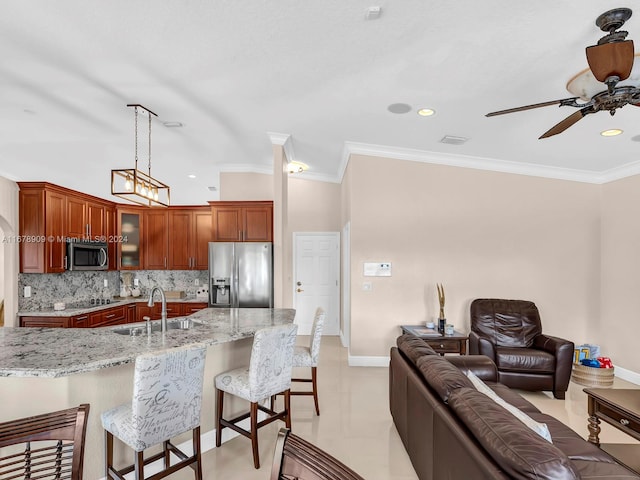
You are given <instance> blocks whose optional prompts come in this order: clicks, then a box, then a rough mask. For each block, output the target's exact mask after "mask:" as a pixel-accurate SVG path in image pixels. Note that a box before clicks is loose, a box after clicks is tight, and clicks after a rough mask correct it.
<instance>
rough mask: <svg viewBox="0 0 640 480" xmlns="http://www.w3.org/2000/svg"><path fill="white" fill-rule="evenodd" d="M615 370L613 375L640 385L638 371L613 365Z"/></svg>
mask: <svg viewBox="0 0 640 480" xmlns="http://www.w3.org/2000/svg"><path fill="white" fill-rule="evenodd" d="M614 367H615V372H614V375H615V376H616V377H618V378H621V379H622V380H626V381H627V382H631V383H635V384H636V385H640V373H637V372H634V371H633V370H627V369H626V368H622V367H618V366H617V365H614Z"/></svg>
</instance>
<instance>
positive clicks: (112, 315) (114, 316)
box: [89, 305, 127, 327]
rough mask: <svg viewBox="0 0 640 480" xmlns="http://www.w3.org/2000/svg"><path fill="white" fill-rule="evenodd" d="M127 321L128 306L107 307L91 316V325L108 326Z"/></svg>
mask: <svg viewBox="0 0 640 480" xmlns="http://www.w3.org/2000/svg"><path fill="white" fill-rule="evenodd" d="M122 323H127V312H126V307H125V306H124V305H123V306H121V307H114V308H107V309H105V310H101V311H99V312H95V313H92V314H91V315H90V316H89V326H90V327H107V326H110V325H120V324H122Z"/></svg>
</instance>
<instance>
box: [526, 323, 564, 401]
mask: <svg viewBox="0 0 640 480" xmlns="http://www.w3.org/2000/svg"><path fill="white" fill-rule="evenodd" d="M533 348H537V349H540V350H544V351H545V352H548V353H550V354H551V355H553V356H554V357H555V359H556V374H555V375H554V387H553V392H554V395H555V396H556V398H564V396H563V395H564V394H560V395H561V396H558V393H559V392H566V391H567V388H569V380H570V379H571V366H572V364H573V349H574V345H573V342H570V341H569V340H565V339H564V338H558V337H552V336H550V335H544V334H540V335H538V336H537V337H536V338H534V339H533Z"/></svg>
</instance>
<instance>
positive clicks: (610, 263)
mask: <svg viewBox="0 0 640 480" xmlns="http://www.w3.org/2000/svg"><path fill="white" fill-rule="evenodd" d="M602 188H603V194H602V219H603V220H602V230H601V235H602V288H601V292H602V293H601V296H602V305H601V310H600V315H598V316H596V317H595V318H592V319H590V321H589V323H588V324H587V328H588V329H589V330H590V331H592V332H593V335H592V336H591V339H592V340H593V343H598V344H599V345H600V346H601V348H602V353H603V354H604V355H608V356H610V357H611V358H612V360H613V362H614V363H615V365H616V366H620V367H623V368H626V369H628V370H631V371H633V372H635V373H637V374H640V358H639V357H638V352H637V349H638V335H637V332H638V323H639V317H640V268H639V267H640V176H635V177H629V178H625V179H623V180H619V181H616V182H612V183H608V184H606V185H604V186H603V187H602Z"/></svg>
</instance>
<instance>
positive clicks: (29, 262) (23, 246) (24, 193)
mask: <svg viewBox="0 0 640 480" xmlns="http://www.w3.org/2000/svg"><path fill="white" fill-rule="evenodd" d="M44 202H45V198H44V191H43V190H27V189H20V195H19V207H18V208H19V210H20V225H19V227H18V228H19V229H20V235H21V238H28V237H31V238H39V239H44V241H45V242H46V241H47V240H46V235H45V229H44V221H45V218H44V211H45V210H44ZM45 250H46V248H45V243H44V242H20V271H21V272H23V273H43V272H44V271H45Z"/></svg>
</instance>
